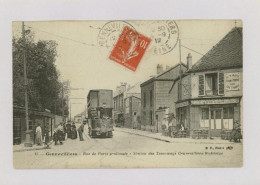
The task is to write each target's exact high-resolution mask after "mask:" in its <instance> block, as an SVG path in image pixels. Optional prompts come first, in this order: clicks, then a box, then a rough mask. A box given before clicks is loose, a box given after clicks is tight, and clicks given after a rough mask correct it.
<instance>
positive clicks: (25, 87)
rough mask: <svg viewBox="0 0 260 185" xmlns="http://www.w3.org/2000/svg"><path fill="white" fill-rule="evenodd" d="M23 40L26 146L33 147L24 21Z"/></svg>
mask: <svg viewBox="0 0 260 185" xmlns="http://www.w3.org/2000/svg"><path fill="white" fill-rule="evenodd" d="M22 40H23V46H22V47H23V76H24V105H25V123H26V132H25V133H26V140H25V143H24V146H26V147H32V142H31V138H30V130H29V111H28V94H27V86H28V83H27V62H26V51H25V50H26V48H25V47H26V44H25V42H26V41H25V29H24V22H23V23H22Z"/></svg>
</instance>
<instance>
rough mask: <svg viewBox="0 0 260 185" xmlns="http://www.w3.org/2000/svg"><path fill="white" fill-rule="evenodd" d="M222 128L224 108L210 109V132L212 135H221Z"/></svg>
mask: <svg viewBox="0 0 260 185" xmlns="http://www.w3.org/2000/svg"><path fill="white" fill-rule="evenodd" d="M221 130H222V109H211V110H210V132H211V136H212V137H220V136H221Z"/></svg>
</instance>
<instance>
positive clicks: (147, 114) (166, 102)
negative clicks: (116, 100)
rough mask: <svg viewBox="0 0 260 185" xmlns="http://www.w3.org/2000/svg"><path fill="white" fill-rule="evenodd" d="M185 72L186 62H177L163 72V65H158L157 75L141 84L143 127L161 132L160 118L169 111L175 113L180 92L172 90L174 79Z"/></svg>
mask: <svg viewBox="0 0 260 185" xmlns="http://www.w3.org/2000/svg"><path fill="white" fill-rule="evenodd" d="M180 70H181V71H182V73H183V72H185V71H186V70H187V67H186V65H185V64H183V63H182V64H181V65H180V64H177V65H175V66H173V67H171V68H169V69H167V70H166V71H164V72H163V70H162V66H161V65H158V66H157V76H155V77H152V78H151V79H149V80H147V81H145V82H143V83H142V84H141V85H140V86H141V129H142V130H148V131H152V132H161V124H162V122H161V121H160V120H159V119H161V118H162V117H163V115H164V114H165V113H166V112H167V113H175V103H174V102H176V101H177V96H178V93H177V92H175V91H172V93H169V92H170V89H171V87H172V85H173V82H174V80H176V79H177V78H178V77H179V75H180Z"/></svg>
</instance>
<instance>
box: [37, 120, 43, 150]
mask: <svg viewBox="0 0 260 185" xmlns="http://www.w3.org/2000/svg"><path fill="white" fill-rule="evenodd" d="M40 125H41V124H38V127H37V128H36V144H37V145H42V128H41V126H40Z"/></svg>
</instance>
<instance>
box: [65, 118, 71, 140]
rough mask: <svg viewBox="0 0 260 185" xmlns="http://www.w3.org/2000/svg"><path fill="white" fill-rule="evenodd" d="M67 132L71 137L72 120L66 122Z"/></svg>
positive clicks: (68, 136)
mask: <svg viewBox="0 0 260 185" xmlns="http://www.w3.org/2000/svg"><path fill="white" fill-rule="evenodd" d="M66 132H67V138H71V122H70V121H69V122H68V123H67V124H66Z"/></svg>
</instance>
